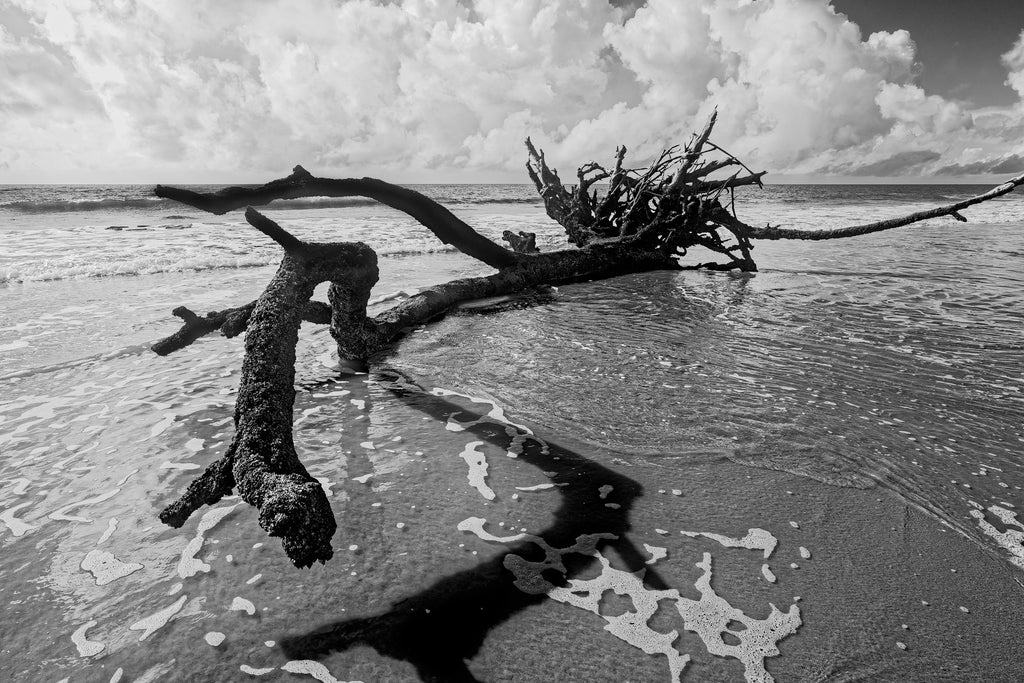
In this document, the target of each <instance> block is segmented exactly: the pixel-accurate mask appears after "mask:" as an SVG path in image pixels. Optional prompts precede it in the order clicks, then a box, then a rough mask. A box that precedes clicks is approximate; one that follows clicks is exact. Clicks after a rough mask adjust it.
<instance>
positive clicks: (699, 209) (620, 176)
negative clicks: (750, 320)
mask: <svg viewBox="0 0 1024 683" xmlns="http://www.w3.org/2000/svg"><path fill="white" fill-rule="evenodd" d="M716 120H717V112H713V113H712V114H711V116H710V117H709V118H708V121H707V123H706V124H705V125H704V127H703V128H702V129H701V131H700V132H699V133H696V134H694V136H693V139H692V140H691V141H690V143H689V144H688V145H687V146H686V147H685V148H684V149H683V150H682V152H679V151H678V148H675V147H671V148H669V149H667V150H665V151H664V152H662V153H661V155H660V156H659V157H658V158H657V159H656V160H655V161H654V163H652V164H651V165H650V166H648V167H646V168H639V169H629V170H623V157H624V156H625V153H626V150H625V148H624V147H619V148H618V149H616V154H615V171H614V172H613V173H611V174H609V173H608V172H607V171H605V170H604V169H603V168H602V167H601V166H600V165H599V164H597V163H595V162H589V163H587V164H585V165H583V166H582V167H580V169H579V172H578V173H577V177H578V178H579V185H578V186H576V187H570V188H568V189H567V188H565V187H564V186H563V185H562V183H561V180H560V179H559V177H558V174H557V173H556V172H555V171H553V170H551V169H550V168H549V167H548V165H547V161H546V159H545V156H544V152H543V150H538V149H537V148H536V147H535V146H534V145H533V143H532V142H531V141H530V140H529V139H527V141H526V149H527V156H528V161H527V164H526V166H527V170H528V172H529V174H530V177H531V178H532V179H533V182H534V185H535V186H536V187H537V191H538V192H539V193H540V196H541V198H542V199H543V201H544V205H545V208H546V210H547V213H548V215H549V216H550V217H551V218H553V219H555V220H556V221H558V222H559V223H560V224H561V225H562V226H563V227H564V228H565V231H566V234H567V235H568V237H569V241H570V242H572V243H573V244H578V245H580V246H585V245H587V244H591V243H595V242H597V241H609V240H612V241H616V242H618V243H622V244H625V243H631V244H634V245H637V246H640V247H642V248H647V249H653V250H659V251H661V252H662V253H664V254H666V255H669V256H673V255H676V254H677V253H678V252H680V251H681V252H682V253H683V254H685V253H686V250H687V249H688V248H689V247H692V246H700V247H704V248H706V249H708V250H710V251H712V252H716V253H718V254H722V255H724V256H725V257H726V258H727V259H728V260H727V262H725V263H700V264H697V265H695V266H687V268H710V269H713V270H732V269H739V270H744V271H755V270H757V264H756V263H755V262H754V259H753V257H752V254H751V251H752V250H753V248H754V247H753V244H752V243H751V240H758V239H770V240H777V239H798V240H828V239H837V238H841V237H854V236H857V235H866V234H869V233H872V232H879V231H882V230H891V229H893V228H899V227H903V226H906V225H910V224H912V223H917V222H920V221H923V220H928V219H930V218H938V217H941V216H952V217H953V218H955V219H957V220H959V221H966V220H967V219H966V218H965V217H964V216H963V215H961V213H960V211H961V210H963V209H965V208H967V207H969V206H973V205H974V204H978V203H981V202H984V201H988V200H990V199H994V198H996V197H1000V196H1002V195H1004V194H1006V193H1008V192H1011V191H1013V189H1014V188H1016V187H1017V186H1019V185H1021V184H1024V175H1021V176H1017V177H1015V178H1012V179H1010V180H1009V181H1007V182H1005V183H1003V184H1002V185H999V186H998V187H995V188H993V189H991V190H989V191H988V192H985V193H983V194H980V195H977V196H975V197H971V198H969V199H965V200H963V201H960V202H957V203H955V204H950V205H948V206H941V207H936V208H934V209H930V210H927V211H919V212H916V213H912V214H908V215H905V216H900V217H897V218H892V219H888V220H884V221H878V222H875V223H868V224H864V225H853V226H848V227H842V228H833V229H828V230H813V231H808V230H792V229H784V228H780V227H773V226H770V225H769V226H766V227H764V228H756V227H753V226H750V225H747V224H746V223H743V222H742V221H740V220H739V219H738V218H737V217H736V215H735V212H734V210H733V209H732V202H730V208H726V207H725V206H723V204H722V202H721V201H720V197H721V195H722V193H723V192H729V197H730V199H732V197H733V194H732V193H733V192H734V190H735V189H736V188H741V187H744V186H748V185H757V186H761V185H762V179H763V177H764V175H765V172H763V171H761V172H754V171H752V170H750V169H749V168H748V167H747V166H746V164H744V163H743V162H742V161H740V160H739V159H738V158H736V157H735V156H733V155H732V154H730V153H728V152H727V151H725V150H724V149H723V148H722V147H720V146H719V145H716V144H715V143H714V142H712V141H711V133H712V130H713V129H714V126H715V121H716ZM710 155H718V156H719V157H720V158H711V157H710ZM731 166H739V167H740V168H741V169H742V170H744V171H746V175H740V174H739V172H737V173H735V174H733V175H731V176H729V177H726V178H722V179H717V180H716V179H714V178H711V177H710V176H711V175H712V174H713V173H715V172H716V171H720V170H722V169H726V168H729V167H731ZM590 174H594V175H590ZM608 177H610V178H611V180H610V182H609V185H608V189H607V192H606V193H605V195H604V197H603V198H600V199H598V197H597V194H596V192H595V193H593V194H591V193H590V190H591V186H592V185H593V184H594V182H595V181H596V180H599V179H604V178H608Z"/></svg>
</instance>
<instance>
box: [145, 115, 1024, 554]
mask: <svg viewBox="0 0 1024 683" xmlns="http://www.w3.org/2000/svg"><path fill="white" fill-rule="evenodd" d="M714 124H715V116H714V115H712V117H711V118H710V119H709V120H708V122H707V124H706V125H705V127H704V128H703V129H702V130H701V131H700V132H699V133H698V134H696V135H695V136H694V138H693V140H692V141H691V142H690V144H689V145H688V146H687V147H686V148H685V149H683V150H682V151H679V150H678V149H677V148H672V149H669V150H666V151H665V152H664V153H662V155H661V156H660V157H659V158H658V159H657V160H656V161H655V162H654V163H653V164H652V165H651V166H649V167H647V168H641V169H627V168H625V167H624V165H623V163H624V158H625V155H626V148H625V147H620V148H618V149H617V150H616V155H615V166H614V169H613V171H611V172H609V171H606V170H605V169H604V168H603V167H601V166H600V165H599V164H597V163H594V162H591V163H589V164H586V165H585V166H583V167H581V168H580V169H579V171H578V173H577V178H578V180H579V184H578V185H575V186H572V187H570V188H566V187H565V186H564V185H563V184H562V182H561V180H560V179H559V176H558V173H557V172H556V171H555V170H554V169H551V168H550V167H549V166H548V165H547V162H546V160H545V157H544V153H543V151H540V150H538V149H536V148H535V147H534V145H533V144H532V143H531V142H530V140H527V141H526V146H527V151H528V157H529V161H528V162H527V171H528V173H529V176H530V178H531V179H532V180H533V182H534V185H535V187H536V189H537V191H538V193H539V194H540V196H541V197H542V199H543V201H544V204H545V209H546V211H547V213H548V215H549V216H550V217H552V218H553V219H555V220H556V221H557V222H558V223H559V224H560V225H562V226H563V228H564V229H565V232H566V236H567V238H568V240H569V242H570V243H571V244H574V245H576V246H577V247H578V248H569V249H563V250H559V251H552V252H545V253H540V252H538V251H537V248H536V238H535V236H534V235H532V234H530V233H519V234H518V235H515V234H513V233H511V232H506V234H505V240H506V241H507V242H509V243H510V245H511V246H512V249H506V248H505V247H502V246H501V245H499V244H497V243H495V242H492V241H491V240H489V239H488V238H486V237H485V236H483V235H481V234H479V233H478V232H476V231H475V230H473V228H472V227H470V226H469V225H468V224H466V223H465V222H463V221H462V220H460V219H459V218H457V217H455V216H454V215H453V214H452V213H451V212H450V211H448V210H447V209H446V208H444V207H443V206H441V205H440V204H438V203H437V202H435V201H433V200H432V199H430V198H428V197H426V196H425V195H422V194H420V193H418V192H415V191H413V190H410V189H407V188H402V187H399V186H397V185H391V184H389V183H386V182H384V181H381V180H376V179H373V178H361V179H341V180H338V179H330V178H317V177H314V176H313V175H312V174H310V173H309V172H307V171H306V170H305V169H303V168H302V167H301V166H296V167H295V169H294V171H293V172H292V174H291V175H289V176H288V177H286V178H282V179H280V180H274V181H271V182H269V183H267V184H265V185H262V186H259V187H229V188H226V189H224V190H221V191H219V192H215V193H197V192H194V191H191V190H187V189H181V188H174V187H164V186H157V188H156V194H157V195H158V196H160V197H165V198H170V199H175V200H177V201H181V202H183V203H185V204H189V205H191V206H193V207H196V208H199V209H202V210H205V211H210V212H212V213H217V214H221V213H225V212H227V211H231V210H234V209H238V208H241V207H244V206H250V208H248V209H247V211H246V219H247V220H248V222H249V223H250V224H251V225H253V226H254V227H256V228H257V229H258V230H260V231H261V232H263V233H264V234H266V235H267V236H269V237H271V238H272V239H274V240H275V241H276V242H277V243H278V244H280V245H281V246H282V247H283V248H284V250H285V255H284V258H283V259H282V262H281V265H280V267H279V269H278V271H277V274H276V275H275V276H274V278H273V279H272V280H271V282H270V284H269V285H268V286H267V288H266V290H264V292H263V294H262V295H261V296H260V297H259V299H257V300H256V301H254V302H251V303H248V304H245V305H242V306H238V307H236V308H231V309H227V310H224V311H215V312H211V313H208V314H207V315H206V316H199V315H196V314H195V313H193V312H192V311H191V310H189V309H187V308H185V307H179V308H176V309H175V310H174V314H175V315H176V316H178V317H180V318H181V319H182V320H183V321H184V325H183V326H182V328H181V329H180V330H179V331H178V332H176V333H175V334H173V335H171V336H170V337H167V338H166V339H163V340H161V341H159V342H157V343H155V344H154V345H153V350H154V351H155V352H157V353H159V354H161V355H164V354H166V353H170V352H172V351H175V350H178V349H180V348H183V347H184V346H187V345H189V344H191V343H192V342H194V341H196V340H197V339H199V338H200V337H201V336H203V335H205V334H208V333H211V332H214V331H217V330H219V331H220V332H221V333H222V334H224V335H226V336H229V337H230V336H234V335H237V334H239V333H240V332H241V331H242V330H244V329H248V332H247V334H246V341H245V349H246V354H245V360H244V361H243V366H242V376H241V386H240V390H239V397H238V401H237V403H236V408H235V426H236V433H235V436H234V439H233V441H232V443H231V445H230V447H229V448H228V450H227V453H226V454H225V455H224V456H223V457H222V458H221V459H219V460H217V461H216V462H214V463H213V464H211V465H210V466H209V467H208V468H207V469H206V471H205V472H204V473H203V474H202V475H201V476H200V477H199V478H197V479H196V480H195V481H193V482H192V484H191V485H190V486H189V487H188V489H187V490H186V491H185V493H184V494H183V495H182V497H181V498H180V499H179V500H178V501H176V502H174V503H172V504H171V505H170V506H168V507H167V509H166V510H164V512H163V513H162V514H161V520H162V521H164V522H165V523H167V524H170V525H172V526H180V525H182V524H183V523H184V522H185V520H186V519H187V518H188V517H189V516H190V515H191V514H192V513H193V512H195V511H196V510H197V509H198V508H199V507H201V506H203V505H208V504H212V503H214V502H216V501H217V500H220V498H221V497H223V496H224V495H227V494H229V493H230V492H231V491H232V490H233V489H235V488H237V489H238V490H239V492H240V493H241V495H242V498H243V499H244V500H245V501H246V502H248V503H249V504H251V505H253V506H255V507H257V508H258V509H259V510H260V517H259V521H260V525H261V526H262V527H263V528H264V529H266V530H267V532H268V533H270V534H271V535H274V536H281V537H282V539H283V544H284V549H285V552H286V553H287V554H288V556H289V558H291V560H292V562H293V563H294V564H296V565H297V566H300V567H304V566H309V565H310V564H312V563H313V562H315V561H320V562H324V561H326V560H327V559H329V558H330V557H331V555H332V549H331V536H332V535H333V533H334V530H335V528H336V525H335V522H334V517H333V514H332V513H331V509H330V505H329V504H328V502H327V499H326V497H325V495H324V493H323V490H322V489H321V487H320V485H319V484H318V483H317V481H316V480H315V479H313V478H312V477H311V476H310V475H309V473H308V472H307V471H306V469H305V468H304V467H303V465H302V463H301V461H300V460H299V458H298V455H297V454H296V452H295V447H294V443H293V441H292V409H293V405H294V399H295V390H294V379H295V377H294V363H295V344H296V342H297V339H298V329H299V325H300V324H301V322H302V321H303V320H306V321H310V322H314V323H320V324H324V323H329V324H330V331H331V335H332V336H333V338H334V339H335V341H336V343H337V349H338V356H339V358H340V359H341V360H343V361H346V362H347V363H349V364H365V363H367V362H368V361H369V360H370V359H372V358H373V357H374V356H375V355H376V354H379V353H381V352H383V351H385V350H387V349H388V348H389V347H390V346H391V345H392V344H394V342H395V341H396V340H397V339H398V338H400V337H401V335H402V334H403V333H404V332H405V330H407V329H409V328H410V327H413V326H415V325H419V324H422V323H426V322H429V321H431V320H434V319H436V318H438V317H440V316H442V315H444V314H445V313H446V312H447V311H449V310H451V309H452V308H453V307H454V306H456V305H457V304H459V303H461V302H465V301H469V300H473V299H480V298H485V297H492V296H499V295H504V294H512V293H515V292H521V291H526V290H530V289H532V288H535V287H538V286H541V285H555V284H564V283H572V282H580V281H585V280H595V279H602V278H609V277H614V276H618V275H625V274H629V273H638V272H644V271H651V270H679V269H682V268H684V267H687V268H710V269H715V270H732V269H739V270H743V271H754V270H757V265H756V264H755V263H754V260H753V258H752V255H751V251H752V249H753V245H752V243H751V241H750V240H752V239H812V240H821V239H834V238H840V237H849V236H853V235H861V234H868V233H870V232H877V231H880V230H889V229H892V228H896V227H902V226H905V225H909V224H912V223H915V222H919V221H921V220H926V219H929V218H935V217H938V216H953V217H954V218H957V219H958V220H966V219H965V218H964V217H963V216H962V215H961V214H960V213H959V212H960V211H961V210H962V209H964V208H967V207H968V206H972V205H974V204H977V203H980V202H983V201H987V200H989V199H993V198H995V197H999V196H1002V195H1004V194H1006V193H1007V192H1010V191H1012V190H1013V189H1014V188H1015V187H1017V186H1018V185H1020V184H1022V183H1024V175H1021V176H1017V177H1016V178H1013V179H1011V180H1010V181H1008V182H1007V183H1004V184H1002V185H1000V186H999V187H996V188H994V189H992V190H990V191H989V192H987V193H984V194H982V195H978V196H977V197H972V198H970V199H968V200H964V201H962V202H957V203H955V204H951V205H949V206H945V207H938V208H936V209H933V210H930V211H924V212H917V213H914V214H910V215H908V216H903V217H900V218H895V219H891V220H888V221H880V222H878V223H872V224H868V225H860V226H852V227H848V228H838V229H834V230H822V231H812V232H802V231H796V230H783V229H781V228H778V227H772V226H767V227H765V228H755V227H752V226H749V225H746V224H745V223H743V222H742V221H740V220H738V219H737V218H736V215H735V212H734V211H732V210H730V209H727V208H726V207H725V205H723V203H722V201H721V198H722V195H723V194H724V193H726V192H728V193H729V195H728V196H729V199H730V202H729V205H730V207H731V206H732V204H733V201H732V200H733V199H734V197H733V194H732V193H733V192H734V191H735V188H737V187H743V186H745V185H751V184H757V185H760V184H761V178H762V177H763V175H764V173H755V172H753V171H751V170H750V169H749V168H747V167H746V166H745V165H744V164H743V163H742V162H741V161H740V160H739V159H737V158H736V157H734V156H732V155H730V154H728V153H727V152H725V151H724V150H722V149H721V148H720V147H719V146H717V145H715V144H714V143H713V142H711V141H710V135H711V131H712V129H713V127H714ZM710 155H721V156H722V157H723V158H714V159H713V158H710ZM732 166H739V167H741V169H743V170H745V171H746V172H747V175H744V176H740V175H739V174H738V173H736V174H733V175H731V176H729V177H727V178H724V179H721V180H714V179H711V178H710V176H711V174H712V173H714V172H716V171H719V170H722V169H726V168H729V167H732ZM605 179H607V180H608V181H609V183H608V187H607V190H606V191H605V194H604V195H603V196H599V195H598V193H597V191H596V190H593V189H592V188H593V186H594V184H595V183H596V182H598V181H599V180H605ZM311 196H330V197H345V196H362V197H369V198H372V199H376V200H378V201H380V202H382V203H384V204H387V205H388V206H391V207H393V208H396V209H399V210H401V211H404V212H405V213H407V214H409V215H410V216H412V217H413V218H415V219H416V220H418V221H419V222H420V223H421V224H423V225H424V226H426V227H427V228H428V229H429V230H431V232H433V233H434V235H436V236H437V237H438V238H439V239H440V240H441V241H442V242H445V243H447V244H451V245H453V246H455V247H456V248H457V249H459V250H460V251H462V252H463V253H465V254H467V255H469V256H472V257H474V258H476V259H478V260H479V261H481V262H482V263H484V264H486V265H488V266H491V267H492V268H495V269H496V271H497V272H495V273H493V274H490V275H485V276H480V277H472V278H465V279H460V280H454V281H451V282H447V283H444V284H440V285H435V286H432V287H429V288H426V289H424V290H423V291H421V292H419V293H417V294H415V295H413V296H411V297H409V298H408V299H407V300H405V301H403V302H402V303H400V304H398V305H396V306H394V307H393V308H391V309H389V310H387V311H384V312H383V313H380V314H378V315H376V316H374V317H372V318H371V317H369V316H368V315H367V313H366V307H367V304H368V301H369V297H370V291H371V289H372V287H373V285H374V284H375V283H376V281H377V257H376V254H375V253H374V252H373V250H372V249H370V248H369V247H367V246H366V245H365V244H362V243H314V242H305V241H302V240H300V239H298V238H297V237H295V236H293V235H291V234H290V233H288V232H287V231H285V230H284V229H282V228H281V227H280V226H279V225H277V224H276V223H274V222H273V221H272V220H270V219H269V218H267V217H265V216H263V215H262V214H260V213H259V212H257V211H255V210H254V209H252V208H251V205H265V204H268V203H270V202H271V201H274V200H280V199H294V198H299V197H311ZM693 246H701V247H704V248H706V249H709V250H710V251H712V252H715V253H718V254H721V255H724V256H725V257H726V258H727V261H726V262H725V263H699V264H696V265H691V266H682V265H681V264H680V259H681V258H682V257H684V256H685V255H686V252H687V249H688V248H690V247H693ZM326 281H329V282H331V286H330V289H329V291H328V298H329V302H330V303H329V304H324V303H321V302H314V301H311V300H310V297H311V296H312V294H313V290H314V288H315V287H316V286H317V285H318V284H319V283H321V282H326Z"/></svg>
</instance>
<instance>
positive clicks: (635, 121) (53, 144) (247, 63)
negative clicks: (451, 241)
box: [0, 0, 1024, 184]
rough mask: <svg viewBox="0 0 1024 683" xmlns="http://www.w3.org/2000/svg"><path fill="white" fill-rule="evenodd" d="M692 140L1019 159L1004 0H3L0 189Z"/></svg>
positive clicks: (758, 159) (1009, 20)
mask: <svg viewBox="0 0 1024 683" xmlns="http://www.w3.org/2000/svg"><path fill="white" fill-rule="evenodd" d="M715 108H717V110H718V113H719V118H718V124H717V126H716V128H715V133H714V135H713V137H712V139H713V140H715V141H716V142H717V143H718V144H720V145H721V146H723V147H725V148H726V149H728V150H729V151H730V152H732V153H734V154H736V155H737V156H739V157H741V158H742V159H743V160H744V161H746V162H747V164H748V165H749V166H751V167H753V168H755V169H756V170H767V171H768V172H769V175H768V180H769V181H772V180H774V181H776V182H779V181H781V182H785V181H796V182H800V181H802V182H911V181H914V182H917V181H924V182H938V181H942V182H963V181H968V182H996V181H999V180H1002V179H1005V178H1007V177H1009V176H1010V175H1015V174H1017V173H1020V172H1024V2H1021V1H1020V0H974V1H973V2H963V1H962V0H929V1H928V2H923V1H921V0H831V1H830V0H648V1H647V2H641V1H639V0H388V1H384V0H376V1H374V0H262V1H261V2H242V1H241V0H187V1H181V2H166V0H0V184H18V183H113V182H123V183H152V182H164V183H206V182H211V183H222V182H223V183H227V182H263V181H266V180H269V179H271V178H276V177H281V176H283V175H286V174H287V173H288V172H289V171H290V169H291V168H292V166H294V165H295V164H302V165H303V166H305V167H306V168H307V169H308V170H310V171H312V172H313V173H315V174H317V175H323V176H333V177H348V176H364V175H370V176H376V177H380V178H383V179H386V180H390V181H393V182H407V183H408V182H524V181H526V176H525V171H524V162H525V155H524V147H523V140H524V138H525V137H526V136H527V135H529V136H531V137H532V138H533V140H534V142H536V143H537V144H538V145H539V146H541V147H543V148H544V149H545V150H546V152H547V157H548V159H549V161H550V162H551V163H552V164H553V165H554V166H555V167H556V168H559V169H560V170H561V171H562V175H563V177H566V178H569V177H571V176H572V175H573V170H574V169H575V168H576V167H577V166H579V165H581V164H583V163H585V162H587V161H590V160H596V161H599V162H607V163H611V161H612V159H613V155H614V151H615V148H616V146H617V145H620V144H624V145H626V146H627V148H628V149H629V155H628V156H627V165H629V162H630V161H632V163H633V165H635V166H640V165H642V164H643V163H644V162H645V161H647V160H649V159H650V157H651V156H652V155H654V154H656V153H657V152H658V151H660V150H661V149H662V148H664V147H667V146H670V145H673V144H677V143H683V142H685V141H686V140H687V139H688V138H689V136H690V134H691V132H692V131H693V130H694V129H695V128H699V127H700V126H701V125H702V124H703V122H704V121H705V120H706V118H707V117H708V115H709V114H710V112H711V111H712V110H713V109H715Z"/></svg>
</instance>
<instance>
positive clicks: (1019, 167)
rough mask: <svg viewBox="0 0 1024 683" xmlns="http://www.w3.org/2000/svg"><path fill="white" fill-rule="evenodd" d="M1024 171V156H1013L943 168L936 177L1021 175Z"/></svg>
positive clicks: (936, 173) (937, 172)
mask: <svg viewBox="0 0 1024 683" xmlns="http://www.w3.org/2000/svg"><path fill="white" fill-rule="evenodd" d="M1021 171H1024V155H1021V154H1011V155H1009V156H1006V157H1003V158H1002V159H986V160H985V161H975V162H973V163H970V164H950V165H948V166H943V167H942V168H940V169H939V170H938V171H936V172H935V175H977V174H979V173H1020V172H1021Z"/></svg>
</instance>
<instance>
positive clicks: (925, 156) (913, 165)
mask: <svg viewBox="0 0 1024 683" xmlns="http://www.w3.org/2000/svg"><path fill="white" fill-rule="evenodd" d="M941 156H942V155H941V154H939V153H938V152H933V151H932V150H930V149H921V150H908V151H906V152H899V153H897V154H893V155H892V156H891V157H889V158H888V159H882V160H881V161H875V162H873V163H870V164H865V165H863V166H858V167H856V168H851V169H849V170H848V171H847V172H848V173H850V174H851V175H856V176H868V175H872V176H890V175H909V174H910V173H912V172H914V171H919V170H920V169H921V166H923V165H924V164H926V163H928V162H929V161H935V160H936V159H938V158H940V157H941Z"/></svg>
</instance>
